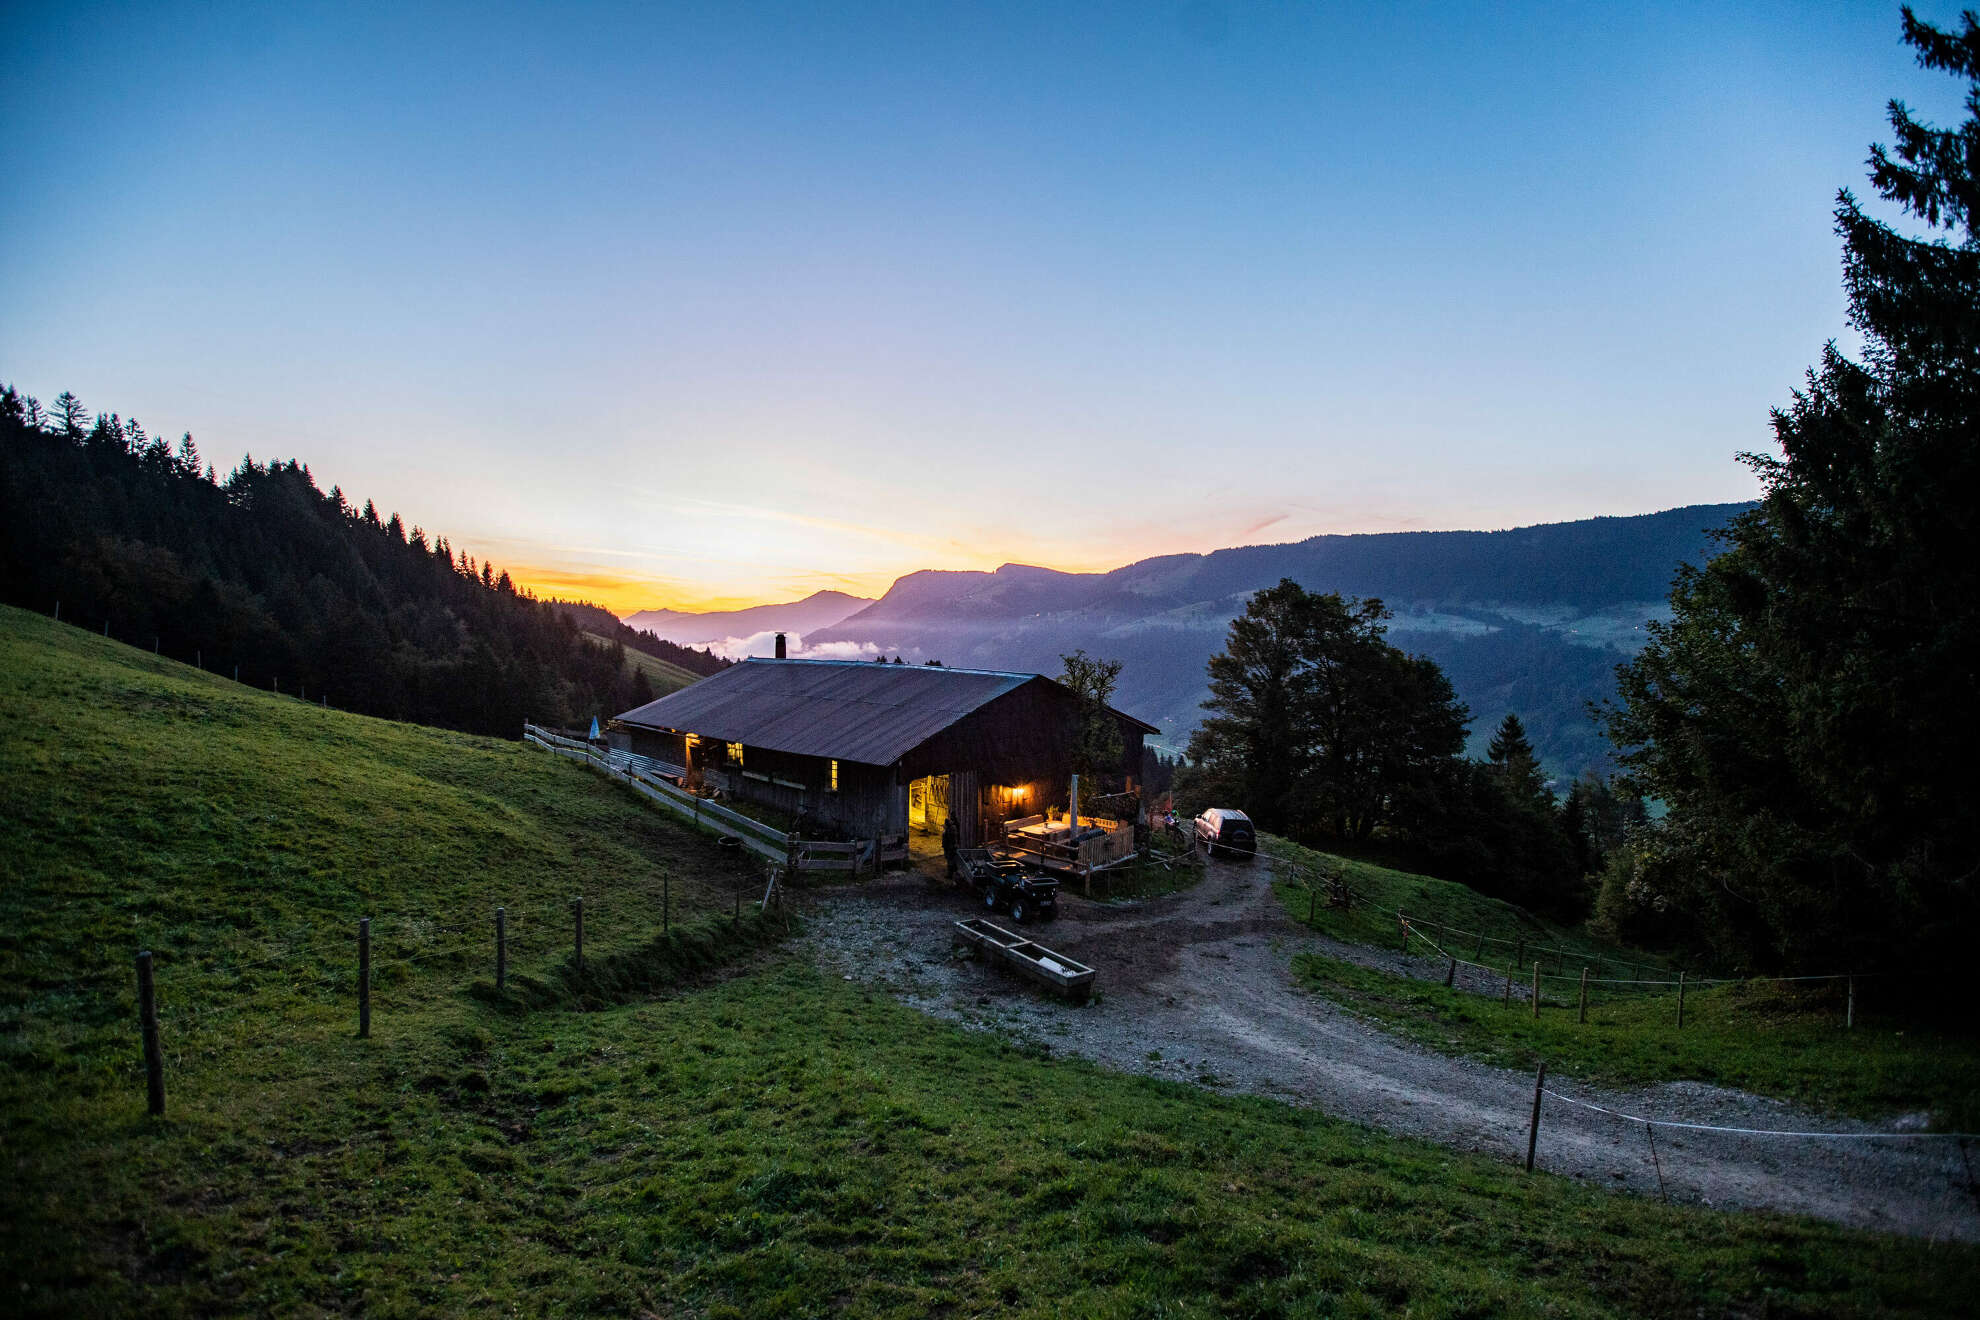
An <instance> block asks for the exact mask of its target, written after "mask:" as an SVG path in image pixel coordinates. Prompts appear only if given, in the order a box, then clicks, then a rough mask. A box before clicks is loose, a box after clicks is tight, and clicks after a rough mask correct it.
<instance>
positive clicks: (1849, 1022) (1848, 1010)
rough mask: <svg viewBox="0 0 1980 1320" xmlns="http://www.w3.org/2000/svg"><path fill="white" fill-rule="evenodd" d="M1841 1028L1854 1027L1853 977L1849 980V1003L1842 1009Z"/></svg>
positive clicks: (1854, 980)
mask: <svg viewBox="0 0 1980 1320" xmlns="http://www.w3.org/2000/svg"><path fill="white" fill-rule="evenodd" d="M1843 1026H1844V1027H1847V1028H1853V1027H1855V1026H1856V978H1855V977H1854V976H1852V977H1850V978H1849V1002H1848V1004H1847V1005H1845V1006H1844V1008H1843Z"/></svg>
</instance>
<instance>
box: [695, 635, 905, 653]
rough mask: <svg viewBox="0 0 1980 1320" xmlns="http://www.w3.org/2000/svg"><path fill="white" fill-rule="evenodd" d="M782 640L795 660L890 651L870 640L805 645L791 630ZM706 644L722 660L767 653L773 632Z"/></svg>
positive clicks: (774, 638) (770, 650)
mask: <svg viewBox="0 0 1980 1320" xmlns="http://www.w3.org/2000/svg"><path fill="white" fill-rule="evenodd" d="M784 641H785V643H786V650H785V654H787V655H789V656H791V657H792V658H793V659H797V660H871V659H873V658H874V657H875V656H877V655H888V656H892V655H893V654H894V652H892V651H888V650H887V649H886V648H885V647H880V646H875V645H874V644H873V643H872V642H820V643H819V644H818V645H817V646H812V647H807V646H806V645H805V644H804V638H803V636H802V635H800V634H798V633H794V632H787V633H785V634H784ZM707 646H708V649H709V650H711V651H713V652H714V653H715V654H716V655H719V656H721V657H722V658H723V659H725V660H742V659H746V658H747V657H750V656H763V657H768V656H773V655H775V654H777V634H776V633H775V632H758V633H751V634H750V635H749V636H747V637H724V638H721V639H720V640H718V641H713V642H709V643H707ZM910 658H912V657H910Z"/></svg>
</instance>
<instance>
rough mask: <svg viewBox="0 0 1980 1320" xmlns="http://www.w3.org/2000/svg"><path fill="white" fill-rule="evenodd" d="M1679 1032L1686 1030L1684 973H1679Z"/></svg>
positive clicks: (1680, 971) (1681, 971)
mask: <svg viewBox="0 0 1980 1320" xmlns="http://www.w3.org/2000/svg"><path fill="white" fill-rule="evenodd" d="M1678 1030H1679V1031H1683V1030H1684V972H1683V970H1682V969H1680V970H1679V972H1678Z"/></svg>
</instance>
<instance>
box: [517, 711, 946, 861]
mask: <svg viewBox="0 0 1980 1320" xmlns="http://www.w3.org/2000/svg"><path fill="white" fill-rule="evenodd" d="M523 740H524V741H525V742H531V743H535V744H536V745H537V746H538V747H541V748H543V749H544V750H545V751H548V752H554V753H555V754H556V755H558V756H562V757H567V758H569V759H570V760H573V761H582V762H583V763H584V764H586V765H588V766H590V767H591V768H592V769H594V770H596V771H597V772H598V773H600V774H602V775H604V776H606V777H607V778H609V779H615V780H617V781H618V782H620V783H622V784H625V785H626V786H627V787H629V788H631V789H632V790H633V791H634V792H635V793H638V794H639V795H641V796H642V797H644V798H646V799H647V800H648V801H650V802H653V803H655V804H656V805H658V806H662V807H665V808H666V809H667V810H669V811H671V812H673V813H674V814H676V815H677V816H680V817H681V818H682V819H683V820H688V821H692V822H693V823H694V824H695V825H697V826H701V827H704V828H708V827H713V828H717V829H722V830H726V831H728V833H729V835H730V836H731V837H733V838H735V839H736V840H737V841H738V842H739V843H740V844H741V845H742V846H743V848H745V849H746V850H748V851H749V852H751V853H753V854H755V855H756V856H758V857H761V858H763V859H764V860H765V861H768V862H773V863H776V864H778V865H782V866H788V867H790V868H791V869H792V870H794V871H797V872H812V871H846V872H850V873H851V874H853V875H855V876H856V875H858V874H859V873H860V872H861V871H863V870H866V869H868V868H877V867H879V866H881V865H883V864H885V863H886V862H889V861H905V860H906V859H907V840H906V838H905V837H901V838H890V839H856V840H853V841H852V842H850V843H843V842H837V841H827V840H820V839H800V838H798V837H797V836H796V835H795V834H786V833H784V832H783V831H781V830H779V829H777V828H775V827H774V826H770V825H766V824H764V823H763V822H762V821H760V820H756V819H754V818H752V817H749V816H745V815H743V814H742V813H741V812H739V811H733V810H731V809H730V808H728V807H725V806H723V805H722V804H721V803H719V802H710V801H709V800H708V799H707V798H704V797H701V796H699V795H698V794H694V793H690V792H688V791H687V790H686V789H684V788H681V787H680V786H679V785H677V784H674V783H671V782H669V781H668V780H666V779H663V778H660V777H658V776H656V775H652V774H648V773H645V772H644V771H642V770H641V769H639V768H638V767H637V766H633V765H629V764H622V763H620V762H619V761H617V760H615V759H614V758H613V757H612V756H610V755H609V754H608V753H606V752H602V751H600V750H599V749H598V748H596V747H593V746H592V745H591V744H590V743H587V742H581V741H579V740H578V739H576V738H567V737H565V736H564V735H563V734H560V733H556V732H554V731H552V730H550V729H545V728H543V727H541V726H539V725H535V724H525V725H523Z"/></svg>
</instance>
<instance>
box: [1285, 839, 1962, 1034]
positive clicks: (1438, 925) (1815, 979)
mask: <svg viewBox="0 0 1980 1320" xmlns="http://www.w3.org/2000/svg"><path fill="white" fill-rule="evenodd" d="M1256 855H1257V856H1259V857H1261V858H1264V859H1265V860H1267V861H1270V862H1272V863H1274V864H1275V865H1277V866H1280V867H1284V868H1289V869H1291V870H1293V871H1296V872H1298V873H1300V875H1301V876H1302V877H1304V878H1303V880H1293V883H1295V884H1303V886H1304V887H1305V888H1306V889H1307V890H1308V892H1309V895H1310V899H1309V908H1308V924H1313V918H1314V915H1315V913H1316V912H1317V909H1318V906H1319V902H1320V901H1321V899H1323V898H1325V899H1327V900H1328V901H1329V903H1330V905H1339V906H1346V905H1351V904H1352V903H1355V902H1359V903H1360V904H1362V906H1364V907H1366V908H1372V909H1373V910H1375V911H1377V912H1379V913H1381V914H1383V915H1384V916H1392V917H1394V918H1395V919H1396V922H1397V925H1398V928H1399V930H1400V932H1401V942H1402V951H1403V952H1405V953H1406V952H1408V951H1410V949H1411V948H1412V947H1413V945H1414V944H1416V943H1420V944H1422V945H1424V946H1426V947H1427V949H1428V951H1429V952H1430V953H1431V954H1433V955H1434V956H1435V957H1436V958H1438V959H1440V960H1442V961H1443V962H1444V963H1445V967H1446V973H1445V985H1446V986H1449V987H1451V988H1453V989H1458V988H1465V987H1460V986H1458V985H1457V978H1456V975H1455V973H1456V971H1457V969H1459V968H1465V969H1469V970H1471V971H1474V972H1478V973H1483V974H1485V975H1487V976H1489V977H1490V978H1492V979H1493V980H1494V981H1495V982H1502V984H1501V985H1500V989H1499V995H1500V997H1501V998H1502V999H1504V1000H1511V999H1512V998H1514V997H1515V992H1517V997H1518V998H1519V999H1520V1000H1521V1001H1522V1002H1526V1001H1529V1000H1530V1001H1533V1002H1535V1003H1538V1002H1541V985H1542V983H1560V982H1569V983H1572V984H1574V985H1576V986H1577V987H1579V994H1578V1006H1579V1012H1580V1014H1581V1016H1582V1020H1583V1021H1586V1014H1587V1008H1588V1004H1589V1002H1590V1001H1589V999H1588V992H1589V990H1590V989H1591V988H1593V989H1594V990H1596V991H1597V992H1608V993H1611V994H1615V993H1621V994H1636V995H1642V996H1650V995H1663V996H1672V997H1674V998H1675V999H1676V1000H1677V1004H1678V1007H1677V1022H1678V1025H1679V1026H1682V1025H1683V1024H1684V1017H1685V1014H1684V996H1685V994H1686V992H1688V991H1691V990H1697V989H1709V988H1712V987H1716V986H1727V985H1808V986H1815V985H1821V984H1825V983H1826V984H1839V985H1840V986H1841V987H1842V989H1843V992H1844V994H1843V1004H1842V1008H1841V1015H1842V1019H1843V1025H1844V1026H1845V1027H1850V1028H1853V1027H1854V1026H1855V1025H1856V999H1857V995H1856V983H1857V982H1858V981H1859V980H1885V981H1888V980H1893V979H1899V978H1906V979H1920V980H1924V979H1933V978H1943V977H1946V976H1953V975H1960V973H1952V972H1945V971H1932V970H1925V971H1918V972H1911V973H1894V972H1824V973H1813V974H1802V975H1794V976H1746V977H1726V976H1716V977H1715V976H1693V975H1692V974H1691V973H1690V971H1689V970H1688V969H1679V970H1678V971H1677V972H1676V975H1675V976H1672V975H1670V974H1669V973H1670V969H1668V968H1656V966H1655V964H1654V963H1651V962H1646V961H1643V960H1641V959H1639V958H1632V957H1630V956H1629V955H1628V954H1626V953H1625V952H1623V951H1621V950H1615V951H1611V952H1609V953H1606V954H1604V953H1602V952H1599V951H1593V950H1587V949H1579V950H1577V949H1569V948H1568V947H1566V946H1564V945H1559V944H1547V943H1544V942H1541V941H1534V942H1531V943H1529V942H1527V941H1525V940H1521V939H1518V938H1508V937H1505V936H1499V935H1492V934H1488V933H1485V932H1482V931H1476V930H1466V929H1463V928H1461V927H1456V926H1452V925H1450V924H1448V923H1445V922H1440V921H1436V920H1434V919H1429V918H1424V917H1421V916H1412V915H1410V914H1409V913H1407V912H1405V911H1403V910H1402V909H1400V908H1393V907H1389V906H1387V905H1386V904H1384V903H1383V902H1382V901H1381V900H1378V899H1376V898H1375V897H1374V896H1373V895H1370V894H1368V893H1366V892H1365V891H1363V890H1361V889H1358V888H1356V887H1354V886H1353V885H1351V884H1349V883H1348V882H1347V880H1346V877H1345V874H1344V872H1342V871H1341V869H1340V868H1339V867H1337V866H1336V867H1330V866H1328V865H1327V864H1326V863H1324V862H1318V863H1316V862H1312V861H1307V860H1304V859H1301V858H1296V857H1289V856H1284V855H1281V854H1275V853H1268V852H1265V851H1263V850H1260V851H1259V852H1258V853H1257V854H1256ZM1288 878H1290V877H1288ZM1429 930H1435V931H1437V932H1438V934H1439V935H1441V936H1443V937H1444V939H1443V940H1442V941H1440V940H1438V939H1435V938H1432V937H1431V936H1430V935H1429V934H1427V933H1426V932H1427V931H1429ZM1453 936H1456V937H1459V938H1462V939H1463V940H1465V941H1467V942H1470V943H1471V944H1472V946H1473V947H1472V956H1470V957H1465V956H1463V954H1462V953H1460V952H1459V951H1458V950H1457V949H1454V948H1452V947H1450V944H1451V943H1455V941H1454V940H1452V938H1451V937H1453ZM1487 944H1493V945H1498V946H1500V947H1510V948H1512V949H1513V950H1514V954H1513V957H1512V958H1510V959H1508V960H1507V962H1505V963H1503V964H1497V963H1488V962H1485V961H1483V960H1482V958H1481V957H1480V953H1481V951H1482V949H1483V947H1484V946H1485V945H1487ZM1528 955H1532V957H1531V958H1529V957H1528ZM1549 961H1551V962H1553V964H1554V966H1555V968H1556V970H1555V971H1552V972H1548V971H1545V970H1544V968H1545V965H1546V964H1547V963H1548V962H1549ZM1577 963H1578V964H1580V967H1581V970H1580V972H1579V973H1578V974H1577V973H1571V972H1569V971H1568V970H1567V969H1568V967H1569V966H1571V965H1574V964H1577ZM1610 965H1613V966H1617V967H1619V968H1628V969H1632V970H1634V971H1636V972H1638V973H1639V975H1636V976H1603V975H1601V972H1602V970H1604V969H1605V968H1606V967H1607V966H1610ZM1653 968H1654V969H1655V970H1658V971H1663V972H1665V973H1666V974H1665V975H1664V976H1661V977H1659V976H1645V975H1641V974H1640V973H1642V972H1644V971H1645V970H1647V969H1653ZM1475 993H1479V994H1485V995H1489V994H1490V990H1489V989H1486V988H1482V987H1481V988H1480V989H1478V990H1477V991H1475Z"/></svg>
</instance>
